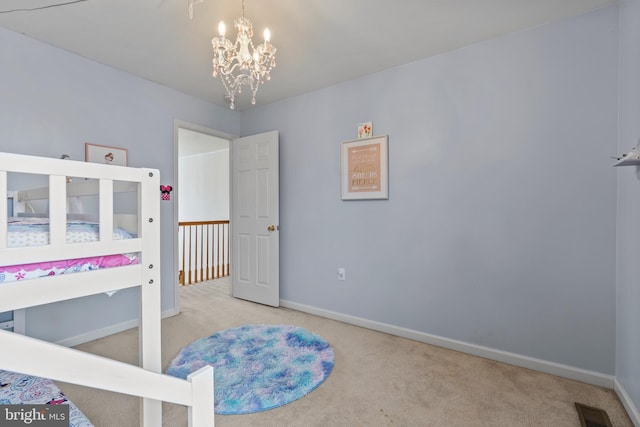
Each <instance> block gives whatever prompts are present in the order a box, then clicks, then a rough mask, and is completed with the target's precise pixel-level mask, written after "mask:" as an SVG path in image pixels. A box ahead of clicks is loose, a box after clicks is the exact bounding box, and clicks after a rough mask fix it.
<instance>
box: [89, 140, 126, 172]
mask: <svg viewBox="0 0 640 427" xmlns="http://www.w3.org/2000/svg"><path fill="white" fill-rule="evenodd" d="M84 160H85V162H91V163H102V164H106V165H117V166H128V165H129V150H127V149H126V148H119V147H109V146H107V145H99V144H92V143H89V142H86V143H85V144H84Z"/></svg>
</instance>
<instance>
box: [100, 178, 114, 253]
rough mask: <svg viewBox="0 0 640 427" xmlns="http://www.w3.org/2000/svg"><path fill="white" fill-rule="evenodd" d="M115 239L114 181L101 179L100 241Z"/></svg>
mask: <svg viewBox="0 0 640 427" xmlns="http://www.w3.org/2000/svg"><path fill="white" fill-rule="evenodd" d="M108 240H113V181H111V180H108V179H101V180H100V241H101V242H106V241H108Z"/></svg>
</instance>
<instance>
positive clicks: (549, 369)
mask: <svg viewBox="0 0 640 427" xmlns="http://www.w3.org/2000/svg"><path fill="white" fill-rule="evenodd" d="M280 305H281V306H283V307H286V308H291V309H293V310H297V311H302V312H305V313H309V314H314V315H316V316H320V317H326V318H328V319H333V320H337V321H340V322H344V323H348V324H350V325H355V326H361V327H363V328H367V329H372V330H374V331H379V332H384V333H387V334H390V335H396V336H400V337H404V338H408V339H411V340H414V341H419V342H423V343H427V344H432V345H437V346H439V347H444V348H448V349H450V350H455V351H460V352H462V353H467V354H471V355H474V356H480V357H484V358H485V359H491V360H495V361H498V362H504V363H508V364H510V365H515V366H520V367H523V368H528V369H532V370H535V371H539V372H544V373H547V374H551V375H556V376H559V377H563V378H568V379H571V380H576V381H580V382H583V383H587V384H593V385H597V386H601V387H606V388H609V389H613V387H614V377H613V376H612V375H606V374H602V373H599V372H595V371H589V370H586V369H580V368H575V367H573V366H569V365H563V364H560V363H555V362H549V361H546V360H542V359H536V358H533V357H528V356H523V355H520V354H516V353H510V352H507V351H502V350H496V349H493V348H489V347H483V346H480V345H475V344H470V343H466V342H463V341H457V340H453V339H449V338H444V337H439V336H437V335H431V334H427V333H424V332H420V331H416V330H412V329H407V328H402V327H399V326H394V325H389V324H386V323H380V322H376V321H373V320H368V319H363V318H360V317H355V316H349V315H346V314H342V313H338V312H335V311H330V310H324V309H321V308H317V307H312V306H309V305H304V304H298V303H296V302H292V301H287V300H280Z"/></svg>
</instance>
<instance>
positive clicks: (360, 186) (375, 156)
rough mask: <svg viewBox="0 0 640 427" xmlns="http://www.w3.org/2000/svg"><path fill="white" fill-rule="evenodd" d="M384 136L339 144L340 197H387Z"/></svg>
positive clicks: (385, 141)
mask: <svg viewBox="0 0 640 427" xmlns="http://www.w3.org/2000/svg"><path fill="white" fill-rule="evenodd" d="M388 150H389V148H388V137H387V135H384V136H375V137H372V138H364V139H358V140H356V141H347V142H343V143H342V153H341V181H342V200H373V199H388V198H389V161H388V157H389V156H388Z"/></svg>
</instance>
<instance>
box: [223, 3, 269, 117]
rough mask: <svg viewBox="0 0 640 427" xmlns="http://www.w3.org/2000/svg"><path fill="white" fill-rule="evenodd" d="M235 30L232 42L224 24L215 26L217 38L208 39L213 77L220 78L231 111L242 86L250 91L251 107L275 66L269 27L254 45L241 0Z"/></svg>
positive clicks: (251, 28)
mask: <svg viewBox="0 0 640 427" xmlns="http://www.w3.org/2000/svg"><path fill="white" fill-rule="evenodd" d="M234 27H235V28H236V31H237V33H238V34H237V37H236V41H235V43H232V42H231V40H229V39H227V38H226V37H225V35H226V32H227V29H226V26H225V24H224V22H223V21H220V23H219V24H218V37H214V38H213V39H212V40H211V44H212V45H213V77H220V80H221V81H222V84H223V85H224V88H225V90H226V91H227V95H226V96H227V97H228V98H229V101H230V105H229V107H230V108H231V109H232V110H233V109H234V108H235V99H236V95H238V94H240V93H242V86H248V87H249V88H250V89H251V104H252V105H255V103H256V93H257V92H258V88H259V87H260V85H261V84H263V83H264V82H265V81H267V80H269V79H270V78H271V76H270V74H269V73H270V71H271V69H272V68H273V67H275V66H276V58H275V55H276V48H275V46H273V45H272V44H271V43H270V40H271V32H270V31H269V29H268V28H267V29H265V30H264V42H262V43H260V44H258V45H257V46H254V45H253V41H252V40H251V38H252V37H253V25H252V24H251V21H249V20H248V19H247V18H246V17H245V16H244V0H242V17H241V18H238V19H236V21H235V23H234Z"/></svg>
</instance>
